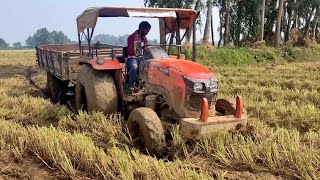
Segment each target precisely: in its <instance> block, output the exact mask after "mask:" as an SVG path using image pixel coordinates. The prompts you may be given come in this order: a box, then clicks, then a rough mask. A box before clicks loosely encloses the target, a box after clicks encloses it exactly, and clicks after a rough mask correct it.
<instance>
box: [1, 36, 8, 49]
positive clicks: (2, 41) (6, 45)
mask: <svg viewBox="0 0 320 180" xmlns="http://www.w3.org/2000/svg"><path fill="white" fill-rule="evenodd" d="M9 45H10V44H9V43H7V42H6V41H5V40H4V39H2V38H0V49H8V48H9Z"/></svg>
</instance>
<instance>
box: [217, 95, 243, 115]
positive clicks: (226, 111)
mask: <svg viewBox="0 0 320 180" xmlns="http://www.w3.org/2000/svg"><path fill="white" fill-rule="evenodd" d="M216 111H217V112H218V113H219V114H221V115H222V116H226V115H234V114H235V113H236V101H235V100H230V99H218V100H217V102H216ZM242 117H247V111H246V109H245V108H243V110H242Z"/></svg>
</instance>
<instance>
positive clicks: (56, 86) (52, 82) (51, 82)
mask: <svg viewBox="0 0 320 180" xmlns="http://www.w3.org/2000/svg"><path fill="white" fill-rule="evenodd" d="M68 84H69V81H62V80H60V79H58V78H57V77H55V76H54V75H52V74H50V73H49V72H47V92H48V94H49V97H50V100H51V101H52V102H53V103H59V102H60V103H63V102H64V101H65V99H64V98H65V93H66V90H67V88H68Z"/></svg>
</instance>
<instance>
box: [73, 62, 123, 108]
mask: <svg viewBox="0 0 320 180" xmlns="http://www.w3.org/2000/svg"><path fill="white" fill-rule="evenodd" d="M75 96H76V108H77V110H78V111H79V110H87V111H89V112H93V111H101V112H103V113H104V114H112V113H114V112H116V111H117V109H118V94H117V89H116V86H115V82H114V80H113V78H112V76H111V74H110V73H108V72H106V71H97V70H95V69H93V68H92V66H91V65H84V66H83V67H82V68H81V70H80V72H79V75H78V78H77V82H76V87H75Z"/></svg>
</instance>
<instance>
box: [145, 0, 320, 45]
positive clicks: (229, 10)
mask: <svg viewBox="0 0 320 180" xmlns="http://www.w3.org/2000/svg"><path fill="white" fill-rule="evenodd" d="M144 3H145V6H148V7H160V8H161V7H168V8H193V9H194V10H196V11H201V12H202V13H201V15H202V16H205V19H206V20H205V22H203V23H204V28H203V29H204V30H203V37H202V43H203V44H208V43H209V41H210V40H211V42H212V43H213V45H214V42H215V41H218V46H221V45H224V46H229V45H235V46H245V45H251V44H254V43H256V42H262V43H266V44H268V45H274V46H278V45H280V44H281V43H290V42H291V43H295V44H304V43H306V42H307V41H318V40H319V39H320V35H319V28H320V26H319V16H320V0H170V1H169V0H144ZM213 8H217V9H218V10H219V17H218V19H219V27H218V29H212V18H213V17H212V9H213ZM203 23H202V22H201V18H200V17H199V18H198V20H197V24H198V26H197V27H198V29H200V30H202V26H201V25H202V24H203ZM163 27H164V26H163V23H162V24H161V22H160V31H161V29H164V28H163ZM191 31H192V30H191V29H190V30H189V32H188V33H187V35H186V43H187V44H188V43H190V36H191ZM212 31H217V32H218V34H219V37H218V39H217V40H214V37H213V33H212ZM160 34H161V33H160ZM210 36H211V39H210ZM164 41H166V39H165V36H164V35H163V32H162V37H161V42H162V43H163V42H164Z"/></svg>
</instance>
